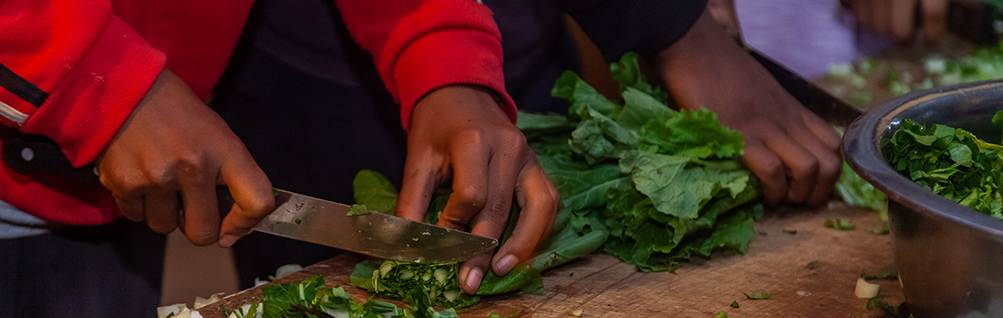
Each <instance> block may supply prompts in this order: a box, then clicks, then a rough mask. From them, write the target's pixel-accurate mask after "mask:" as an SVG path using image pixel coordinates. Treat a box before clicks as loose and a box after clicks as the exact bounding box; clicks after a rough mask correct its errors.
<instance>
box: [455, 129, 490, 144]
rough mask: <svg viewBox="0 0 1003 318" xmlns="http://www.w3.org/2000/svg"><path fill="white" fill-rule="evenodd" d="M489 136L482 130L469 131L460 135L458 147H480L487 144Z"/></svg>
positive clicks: (457, 139) (457, 140)
mask: <svg viewBox="0 0 1003 318" xmlns="http://www.w3.org/2000/svg"><path fill="white" fill-rule="evenodd" d="M487 139H488V136H487V134H486V132H485V131H482V130H480V129H468V130H465V131H463V132H461V133H460V134H459V136H457V138H456V142H457V145H458V146H462V147H470V146H480V145H483V144H485V143H486V142H487Z"/></svg>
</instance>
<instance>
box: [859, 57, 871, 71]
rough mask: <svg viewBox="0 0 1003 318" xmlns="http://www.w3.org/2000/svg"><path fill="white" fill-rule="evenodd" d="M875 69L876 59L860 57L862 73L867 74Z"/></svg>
mask: <svg viewBox="0 0 1003 318" xmlns="http://www.w3.org/2000/svg"><path fill="white" fill-rule="evenodd" d="M873 71H874V59H872V58H869V57H865V58H862V59H860V73H861V74H864V75H867V74H870V73H871V72H873Z"/></svg>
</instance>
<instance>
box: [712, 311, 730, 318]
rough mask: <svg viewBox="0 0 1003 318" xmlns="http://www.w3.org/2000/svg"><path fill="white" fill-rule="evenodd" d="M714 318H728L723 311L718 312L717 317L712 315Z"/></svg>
mask: <svg viewBox="0 0 1003 318" xmlns="http://www.w3.org/2000/svg"><path fill="white" fill-rule="evenodd" d="M714 318H728V313H726V312H723V311H722V312H719V313H717V315H714Z"/></svg>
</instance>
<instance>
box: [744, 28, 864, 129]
mask: <svg viewBox="0 0 1003 318" xmlns="http://www.w3.org/2000/svg"><path fill="white" fill-rule="evenodd" d="M746 48H747V50H748V52H749V54H750V55H752V57H753V58H755V59H756V61H758V62H759V64H761V65H762V66H763V67H764V68H766V70H767V71H769V72H770V74H771V75H773V78H775V79H777V82H779V83H780V86H783V88H784V89H785V90H787V92H788V93H790V94H791V95H793V96H794V98H796V99H797V100H798V101H799V102H801V104H802V105H804V106H805V107H806V108H808V109H809V110H811V111H812V112H813V113H815V114H816V115H818V116H819V117H822V119H824V120H826V121H828V122H830V123H833V124H836V125H840V126H844V127H845V126H847V125H849V124H850V123H852V122H853V120H854V119H856V118H857V117H859V116H860V114H861V111H860V110H859V109H857V108H856V107H853V106H851V105H850V104H847V103H846V102H844V101H843V100H841V99H839V98H838V97H835V96H832V95H830V94H829V92H826V91H825V90H823V89H821V88H819V87H818V86H815V84H812V83H811V82H809V81H807V80H805V79H804V78H801V76H800V75H797V74H795V73H794V72H792V71H790V70H788V69H787V68H785V67H783V66H781V65H780V64H777V62H774V61H773V60H772V59H770V58H768V57H766V56H764V55H763V54H761V53H759V52H757V51H756V50H755V49H753V48H751V47H748V46H746Z"/></svg>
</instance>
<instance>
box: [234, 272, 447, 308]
mask: <svg viewBox="0 0 1003 318" xmlns="http://www.w3.org/2000/svg"><path fill="white" fill-rule="evenodd" d="M261 294H262V296H263V298H262V301H261V308H262V318H293V317H297V318H298V317H303V318H306V317H365V318H369V317H373V318H375V317H381V318H425V317H428V318H456V317H458V316H457V315H456V311H455V310H453V309H447V310H444V311H441V312H436V311H435V310H434V309H433V308H432V306H431V303H430V302H429V299H428V297H427V293H426V291H425V290H423V289H421V288H416V289H414V290H412V291H411V292H410V293H408V296H407V297H405V299H404V303H405V304H406V305H407V309H402V308H399V307H397V306H395V305H394V304H391V303H387V302H383V301H378V300H369V301H367V302H366V303H364V304H359V303H357V302H355V301H354V300H352V299H351V298H350V297H349V295H348V292H346V291H345V289H344V288H341V287H334V288H331V287H326V286H325V285H324V278H323V277H322V276H320V275H317V276H313V277H310V278H307V279H304V280H303V281H301V282H298V283H288V284H281V285H271V286H265V287H263V288H262V289H261ZM256 310H257V304H251V305H250V307H249V310H247V311H244V309H243V307H241V308H239V309H238V310H235V311H234V312H230V313H226V312H224V314H227V315H229V314H237V315H236V316H238V317H245V315H253V314H254V313H255V312H257V311H256ZM248 317H249V316H248Z"/></svg>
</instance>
